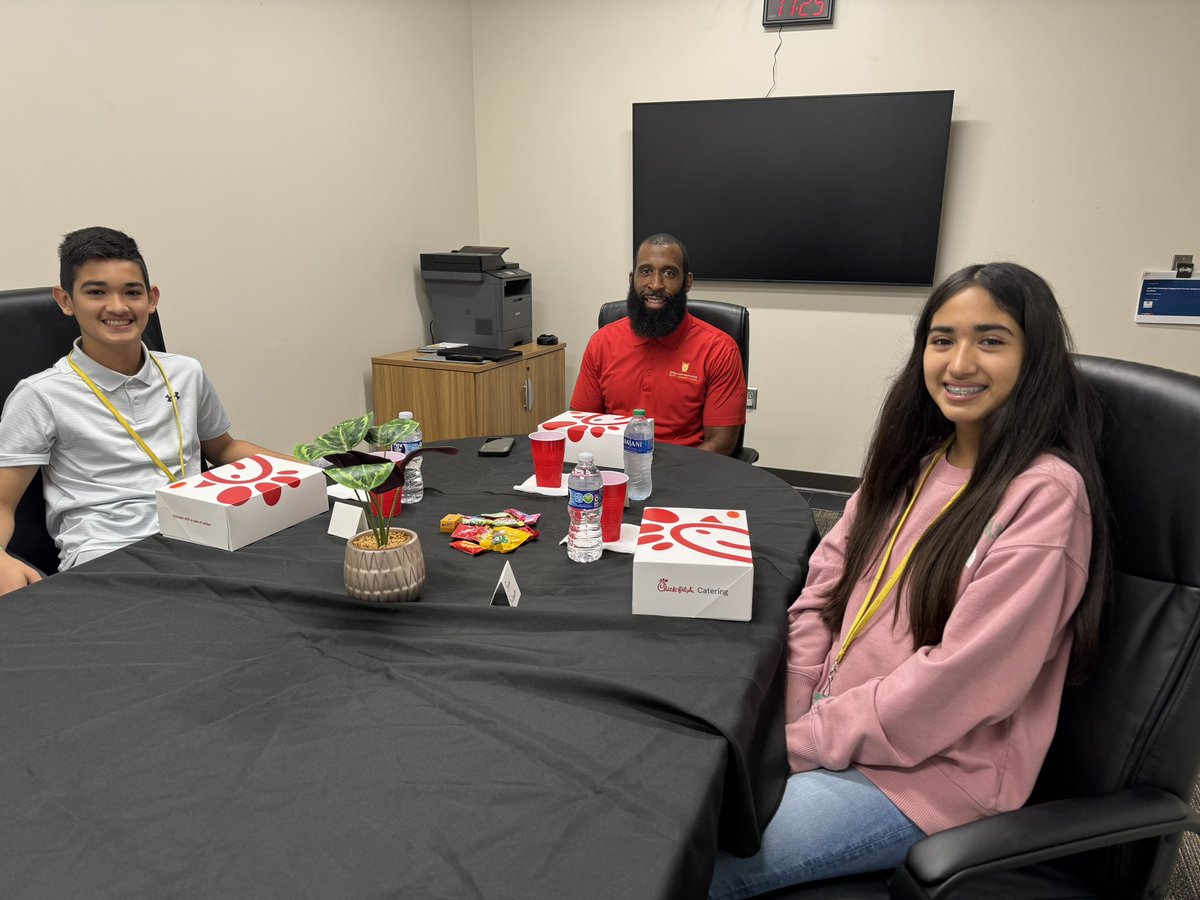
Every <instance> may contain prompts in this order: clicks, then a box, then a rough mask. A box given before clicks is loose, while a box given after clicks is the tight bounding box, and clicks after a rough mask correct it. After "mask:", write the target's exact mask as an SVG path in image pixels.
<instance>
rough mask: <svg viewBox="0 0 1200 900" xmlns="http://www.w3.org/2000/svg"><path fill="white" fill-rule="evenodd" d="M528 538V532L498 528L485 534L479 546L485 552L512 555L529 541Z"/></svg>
mask: <svg viewBox="0 0 1200 900" xmlns="http://www.w3.org/2000/svg"><path fill="white" fill-rule="evenodd" d="M529 537H530V535H529V532H528V531H525V530H524V529H521V528H506V527H504V526H500V527H498V528H493V529H491V530H490V531H489V532H488V533H487V534H485V535H484V536H483V539H482V540H481V541H480V542H479V546H481V547H483V548H484V549H485V550H495V551H496V552H497V553H512V551H514V550H516V549H517V548H518V547H520V546H521V545H522V544H523V543H525V542H526V541H527V540H529Z"/></svg>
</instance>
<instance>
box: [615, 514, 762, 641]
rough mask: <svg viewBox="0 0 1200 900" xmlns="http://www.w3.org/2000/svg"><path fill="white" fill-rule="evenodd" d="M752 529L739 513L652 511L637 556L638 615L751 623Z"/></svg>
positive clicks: (635, 589) (644, 524) (646, 518)
mask: <svg viewBox="0 0 1200 900" xmlns="http://www.w3.org/2000/svg"><path fill="white" fill-rule="evenodd" d="M753 609H754V561H753V559H752V557H751V555H750V523H749V522H748V521H747V520H746V513H745V511H744V510H740V509H682V508H670V507H662V506H648V507H646V509H645V511H644V512H643V513H642V526H641V531H640V534H639V535H638V548H637V552H635V553H634V555H633V611H634V613H635V614H642V615H654V616H682V617H685V618H692V619H732V620H734V621H738V622H748V621H750V617H751V615H752V613H753Z"/></svg>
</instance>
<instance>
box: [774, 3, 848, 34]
mask: <svg viewBox="0 0 1200 900" xmlns="http://www.w3.org/2000/svg"><path fill="white" fill-rule="evenodd" d="M832 21H833V0H763V27H764V28H765V27H767V26H768V25H828V24H829V23H831V22H832Z"/></svg>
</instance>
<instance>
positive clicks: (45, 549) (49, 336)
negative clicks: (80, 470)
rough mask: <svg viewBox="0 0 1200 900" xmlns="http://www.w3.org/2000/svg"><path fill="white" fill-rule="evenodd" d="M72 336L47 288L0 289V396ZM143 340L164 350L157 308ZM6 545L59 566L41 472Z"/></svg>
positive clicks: (60, 351)
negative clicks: (49, 524)
mask: <svg viewBox="0 0 1200 900" xmlns="http://www.w3.org/2000/svg"><path fill="white" fill-rule="evenodd" d="M77 337H79V326H78V325H76V324H75V320H74V319H73V318H72V317H70V316H64V315H63V314H62V310H60V309H59V308H58V304H57V303H55V302H54V294H53V293H52V292H51V290H50V288H48V287H44V288H25V289H22V290H16V291H0V397H4V398H5V399H7V398H8V395H9V394H11V393H12V389H13V388H14V387H16V386H17V382H18V381H20V380H21V379H22V378H25V377H27V376H29V375H33V374H35V373H37V372H40V371H41V370H42V369H46V368H49V367H50V366H52V365H54V363H55V362H56V361H57V360H58V359H59V357H61V356H64V355H65V354H66V353H67V351H68V350H70V349H71V342H72V341H74V340H75V338H77ZM142 340H143V341H145V343H146V346H147V347H149V348H150V349H151V350H165V349H166V347H165V345H164V344H163V335H162V326H161V325H160V324H159V320H158V314H157V313H155V314H154V315H151V316H150V322H149V324H148V325H147V326H146V331H145V333H144V334H143V336H142ZM8 549H9V550H10V551H11V552H12V553H14V554H16V555H17V556H19V557H21V558H22V559H24V560H25V561H26V562H28V563H30V564H31V565H34V566H37V568H39V569H41V570H42V571H43V572H45V573H47V574H50V573H52V572H56V571H58V548H57V547H56V546H55V544H54V540H53V538H51V537H50V533H49V532H48V531H47V530H46V504H45V501H44V500H43V498H42V474H41V472H38V473H36V474H35V475H34V476H33V481H32V482H30V484H29V488H28V489H27V490H26V491H25V496H24V497H22V498H21V502H20V504H18V506H17V512H16V526H15V528H14V529H13V537H12V540H10V541H9V542H8Z"/></svg>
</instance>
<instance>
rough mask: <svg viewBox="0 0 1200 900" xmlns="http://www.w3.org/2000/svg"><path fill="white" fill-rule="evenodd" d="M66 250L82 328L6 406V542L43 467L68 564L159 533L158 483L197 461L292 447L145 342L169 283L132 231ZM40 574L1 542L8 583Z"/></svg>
mask: <svg viewBox="0 0 1200 900" xmlns="http://www.w3.org/2000/svg"><path fill="white" fill-rule="evenodd" d="M58 254H59V260H60V269H59V280H60V285H59V286H58V287H56V288H54V299H55V300H56V301H58V305H59V307H60V308H61V309H62V311H63V314H64V315H68V316H73V317H74V318H75V320H76V322H77V323H78V324H79V333H80V337H79V338H78V339H77V340H76V341H75V344H74V347H73V348H72V349H71V350H70V352H69V353H68V354H67V355H66V356H64V357H63V358H62V359H60V360H59V361H58V362H57V363H55V364H54V365H53V366H52V367H50V368H49V369H46V370H45V371H44V372H40V373H38V374H36V375H31V376H30V377H29V378H26V379H24V380H22V381H21V382H20V383H18V384H17V386H16V387H15V388H14V389H13V392H12V393H11V394H10V395H9V397H8V401H7V402H6V403H5V405H4V413H3V415H2V416H0V546H4V547H6V546H7V545H8V542H9V540H10V539H11V538H12V533H13V527H14V526H13V516H14V511H15V510H16V507H17V503H18V502H19V501H20V499H21V496H22V494H24V493H25V489H26V488H27V487H28V486H29V482H30V481H31V480H32V479H33V475H34V472H35V471H37V468H38V467H39V466H41V467H43V480H44V484H45V497H46V506H47V525H48V527H49V529H50V533H51V534H52V535H53V536H54V539H55V541H56V543H57V544H58V547H59V558H60V563H59V568H60V569H67V568H70V567H71V566H73V565H76V564H78V563H81V562H86V561H87V560H89V559H94V558H95V557H97V556H101V555H103V554H105V553H109V552H111V551H113V550H116V549H118V548H120V547H124V546H125V545H127V544H131V543H133V542H134V541H137V540H139V539H141V538H143V537H146V536H148V535H151V534H155V533H157V531H158V515H157V511H156V508H155V502H154V491H155V489H156V488H158V487H159V486H160V485H163V484H168V483H170V482H172V481H176V480H179V479H180V478H183V477H185V474H186V473H195V472H199V471H200V464H201V458H204V459H207V460H208V461H209V462H210V463H211V464H213V465H223V464H225V463H229V462H233V461H235V460H238V459H242V458H243V457H246V456H251V455H254V454H256V453H266V454H269V455H271V456H282V454H278V453H274V452H273V451H270V450H266V449H264V448H263V447H260V446H258V445H257V444H252V443H250V442H248V441H241V440H237V439H235V438H234V437H232V436H231V435H230V434H229V427H230V422H229V416H228V414H227V413H226V412H225V407H224V406H222V405H221V400H220V398H219V397H218V396H217V393H216V391H215V390H214V389H213V386H212V384H211V383H210V382H209V380H208V378H207V377H206V376H205V374H204V370H203V369H202V368H201V367H200V364H199V363H198V362H197V361H196V360H194V359H192V358H190V357H187V356H180V355H178V354H175V353H157V352H156V353H154V354H151V353H150V352H149V350H147V348H146V345H145V344H143V343H142V332H143V331H145V329H146V325H147V322H148V320H149V316H150V314H151V313H152V312H154V310H155V308H156V307H157V306H158V296H159V291H158V287H157V286H155V285H152V284H151V283H150V277H149V274H148V273H147V271H146V263H145V261H144V260H143V259H142V255H141V253H140V251H139V250H138V246H137V243H136V242H135V241H134V240H133V239H132V238H130V237H129V236H128V235H125V234H122V233H121V232H119V231H114V230H113V229H111V228H84V229H82V230H80V231H74V232H71V233H70V234H68V235H67V236H66V237H65V238H64V240H63V242H62V244H61V245H60V246H59V248H58ZM64 349H66V348H64ZM284 458H285V459H290V457H284ZM40 579H41V574H40V573H39V572H38V571H37V570H36V569H34V568H33V567H32V566H29V565H27V564H25V563H24V562H23V561H21V560H20V559H17V558H16V557H12V556H9V555H8V554H7V553H6V552H4V551H3V550H0V593H7V592H8V591H12V590H16V589H17V588H20V587H24V586H25V585H26V584H29V583H32V582H34V581H39V580H40Z"/></svg>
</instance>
